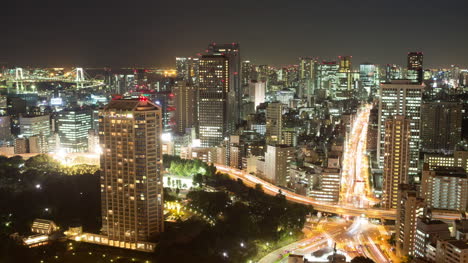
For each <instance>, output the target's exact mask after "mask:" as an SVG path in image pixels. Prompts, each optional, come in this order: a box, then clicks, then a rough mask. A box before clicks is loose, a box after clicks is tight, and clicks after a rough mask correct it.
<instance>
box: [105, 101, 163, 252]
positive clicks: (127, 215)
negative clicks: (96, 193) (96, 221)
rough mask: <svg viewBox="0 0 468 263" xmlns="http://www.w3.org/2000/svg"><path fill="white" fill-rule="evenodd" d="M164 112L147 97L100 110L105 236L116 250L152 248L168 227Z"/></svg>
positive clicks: (113, 102) (111, 105) (114, 103)
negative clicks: (163, 140)
mask: <svg viewBox="0 0 468 263" xmlns="http://www.w3.org/2000/svg"><path fill="white" fill-rule="evenodd" d="M161 135H162V123H161V108H160V107H159V106H157V105H156V104H153V103H152V102H150V101H149V100H147V99H146V98H145V97H142V98H140V99H131V100H113V101H111V102H110V103H109V104H108V105H107V106H105V107H104V109H102V110H100V112H99V143H100V146H101V149H102V154H101V169H102V173H101V207H102V232H103V234H105V235H106V236H107V237H108V244H109V245H111V246H117V247H123V248H129V249H140V250H152V249H154V246H153V245H152V244H151V243H147V242H144V241H146V240H148V239H149V238H150V237H151V236H153V235H155V234H157V233H160V232H162V231H163V229H164V224H163V223H164V214H163V209H164V202H163V184H162V175H161V170H162V153H161Z"/></svg>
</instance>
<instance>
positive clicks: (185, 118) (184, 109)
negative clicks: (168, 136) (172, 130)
mask: <svg viewBox="0 0 468 263" xmlns="http://www.w3.org/2000/svg"><path fill="white" fill-rule="evenodd" d="M174 100H175V121H176V131H177V132H178V133H179V134H184V133H185V130H186V129H187V128H193V127H195V125H196V121H197V89H196V87H195V86H194V85H191V84H188V83H187V82H186V81H178V82H177V84H176V85H175V87H174Z"/></svg>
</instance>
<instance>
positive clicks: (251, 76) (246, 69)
mask: <svg viewBox="0 0 468 263" xmlns="http://www.w3.org/2000/svg"><path fill="white" fill-rule="evenodd" d="M255 73H256V72H255V70H254V66H253V65H252V63H251V62H250V61H249V60H244V61H242V83H241V84H242V86H245V85H248V84H249V81H251V80H257V76H255V75H256V74H255Z"/></svg>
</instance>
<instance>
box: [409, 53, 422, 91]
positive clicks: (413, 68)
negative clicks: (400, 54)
mask: <svg viewBox="0 0 468 263" xmlns="http://www.w3.org/2000/svg"><path fill="white" fill-rule="evenodd" d="M423 57H424V56H423V53H422V52H409V53H408V68H407V69H408V73H407V77H408V79H409V80H410V81H411V82H414V83H422V81H423Z"/></svg>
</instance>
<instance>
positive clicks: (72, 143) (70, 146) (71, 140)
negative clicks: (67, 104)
mask: <svg viewBox="0 0 468 263" xmlns="http://www.w3.org/2000/svg"><path fill="white" fill-rule="evenodd" d="M91 128H92V122H91V111H89V110H80V109H76V110H73V109H70V110H63V111H61V112H59V113H58V116H57V130H58V136H59V138H60V147H61V149H63V150H65V152H87V151H88V133H89V130H90V129H91Z"/></svg>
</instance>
